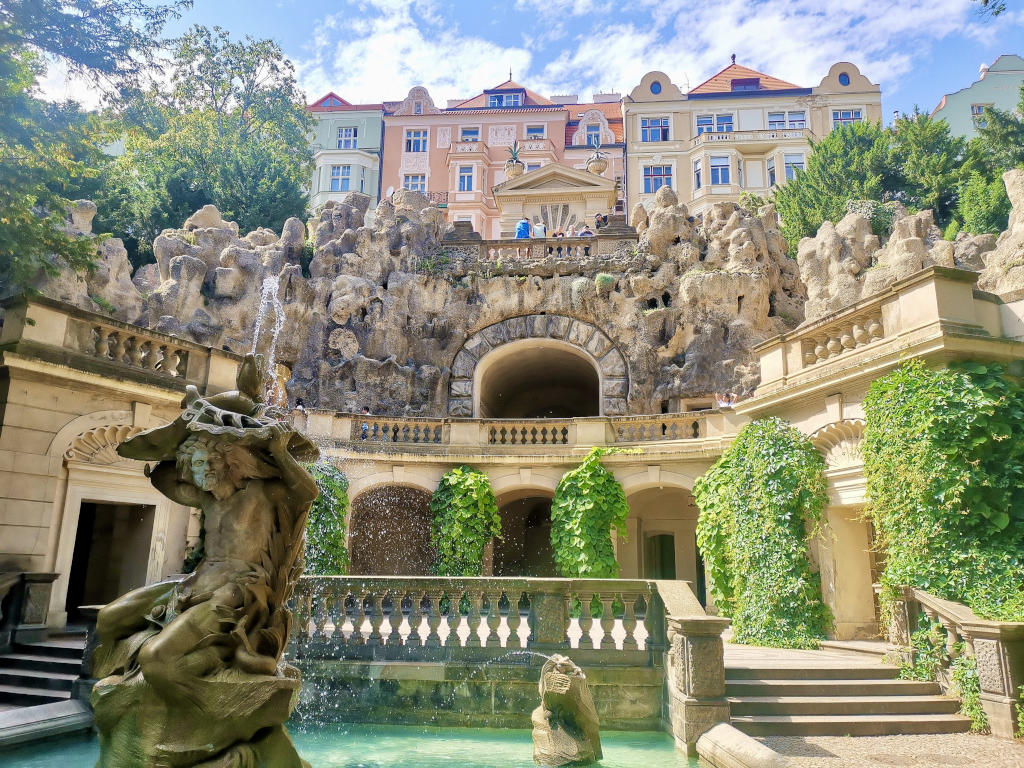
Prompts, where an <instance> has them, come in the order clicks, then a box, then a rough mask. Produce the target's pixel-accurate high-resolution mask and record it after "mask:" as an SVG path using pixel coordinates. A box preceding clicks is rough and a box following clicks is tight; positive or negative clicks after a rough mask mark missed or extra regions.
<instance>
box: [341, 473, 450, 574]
mask: <svg viewBox="0 0 1024 768" xmlns="http://www.w3.org/2000/svg"><path fill="white" fill-rule="evenodd" d="M351 521H352V524H351V525H352V527H351V531H350V533H349V553H350V557H351V561H352V569H351V573H353V574H356V575H360V576H366V575H373V576H429V575H430V574H431V573H432V570H433V564H434V552H433V548H432V547H431V545H430V521H431V517H430V494H429V493H427V492H426V491H423V490H420V489H418V488H408V487H406V486H402V485H383V486H379V487H377V488H371V489H370V490H367V491H363V492H362V493H360V494H359V495H358V496H356V497H355V499H353V500H352V516H351Z"/></svg>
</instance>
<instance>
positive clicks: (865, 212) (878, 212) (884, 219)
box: [846, 200, 896, 237]
mask: <svg viewBox="0 0 1024 768" xmlns="http://www.w3.org/2000/svg"><path fill="white" fill-rule="evenodd" d="M846 211H847V213H859V214H861V215H862V216H864V217H866V218H867V219H868V221H870V222H871V231H872V232H873V233H874V234H876V235H878V236H879V237H888V236H889V235H890V234H892V225H893V223H894V222H895V221H896V205H895V204H894V203H892V202H888V203H880V202H878V201H877V200H850V201H849V202H848V203H847V204H846Z"/></svg>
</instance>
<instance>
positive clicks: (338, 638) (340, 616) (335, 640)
mask: <svg viewBox="0 0 1024 768" xmlns="http://www.w3.org/2000/svg"><path fill="white" fill-rule="evenodd" d="M346 593H347V590H345V589H344V588H342V589H341V591H340V592H339V591H337V590H334V589H332V590H331V591H330V593H329V594H328V597H327V604H328V605H329V606H330V616H331V624H333V625H334V630H333V631H332V632H331V644H332V645H334V646H340V645H341V644H342V638H343V636H344V629H345V619H346V618H348V616H347V615H346V613H345V596H346Z"/></svg>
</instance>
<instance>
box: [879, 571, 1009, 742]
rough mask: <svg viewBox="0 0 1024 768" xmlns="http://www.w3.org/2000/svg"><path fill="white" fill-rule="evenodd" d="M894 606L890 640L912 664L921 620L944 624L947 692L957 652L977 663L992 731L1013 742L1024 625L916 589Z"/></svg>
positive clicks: (941, 674)
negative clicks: (913, 638)
mask: <svg viewBox="0 0 1024 768" xmlns="http://www.w3.org/2000/svg"><path fill="white" fill-rule="evenodd" d="M877 589H878V587H877V585H876V590H877ZM893 608H894V609H893V611H892V620H891V624H890V627H889V639H890V642H892V643H893V644H894V645H896V646H897V648H898V649H899V652H900V654H901V655H903V656H904V657H905V658H906V660H907V661H912V660H913V650H912V648H911V643H910V637H911V634H912V633H913V632H914V631H915V630H917V628H918V625H919V622H920V621H921V619H922V617H923V618H925V619H927V620H928V621H930V622H933V623H937V624H940V625H941V626H942V629H943V632H944V633H945V646H946V656H947V660H946V665H945V666H944V668H943V669H942V670H940V671H939V682H940V683H941V684H942V686H943V688H944V689H948V688H949V685H950V682H951V681H950V677H949V667H948V665H949V663H951V662H952V661H953V660H954V659H955V658H956V657H957V655H958V654H960V653H964V654H966V655H968V656H974V657H975V658H976V659H977V664H978V679H979V682H980V684H981V705H982V707H983V708H984V710H985V715H986V716H987V717H988V722H989V727H990V728H991V729H992V733H994V734H995V735H996V736H1002V737H1004V738H1013V736H1014V732H1015V729H1016V724H1017V715H1016V711H1017V707H1018V706H1020V703H1019V702H1020V699H1019V698H1018V696H1019V695H1020V686H1021V685H1022V684H1024V622H1006V621H987V620H985V619H982V618H979V617H978V616H976V615H975V614H974V612H973V611H972V610H971V609H970V608H968V607H967V606H966V605H962V604H960V603H954V602H952V601H950V600H942V599H940V598H938V597H935V596H934V595H931V594H929V593H928V592H925V591H924V590H922V589H916V588H914V587H903V589H902V595H901V596H900V598H899V600H898V601H897V602H896V604H895V605H894V607H893Z"/></svg>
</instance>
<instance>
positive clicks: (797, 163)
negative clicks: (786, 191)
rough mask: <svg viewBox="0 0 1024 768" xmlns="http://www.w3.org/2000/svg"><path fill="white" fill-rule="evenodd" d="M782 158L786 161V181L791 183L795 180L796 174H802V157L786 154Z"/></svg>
mask: <svg viewBox="0 0 1024 768" xmlns="http://www.w3.org/2000/svg"><path fill="white" fill-rule="evenodd" d="M783 158H784V160H785V161H786V180H787V181H792V180H793V179H795V178H796V172H797V171H801V172H802V171H803V169H804V156H803V155H800V154H796V155H790V154H788V153H787V154H786V155H784V156H783Z"/></svg>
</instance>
